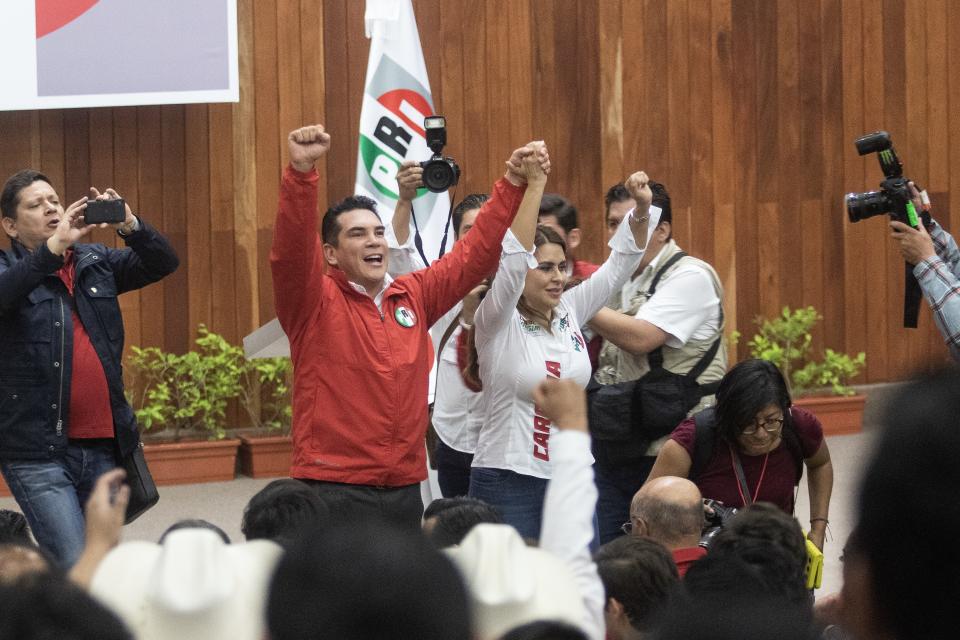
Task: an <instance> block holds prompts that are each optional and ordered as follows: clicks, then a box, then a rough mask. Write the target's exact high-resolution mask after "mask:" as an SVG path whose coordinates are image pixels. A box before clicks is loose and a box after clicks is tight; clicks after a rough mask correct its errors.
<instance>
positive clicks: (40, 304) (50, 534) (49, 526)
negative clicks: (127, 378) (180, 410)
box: [0, 170, 179, 567]
mask: <svg viewBox="0 0 960 640" xmlns="http://www.w3.org/2000/svg"><path fill="white" fill-rule="evenodd" d="M90 198H91V199H96V200H116V199H119V196H118V195H117V193H116V192H115V191H114V190H113V189H107V190H106V193H105V194H103V195H101V194H100V193H99V192H98V191H97V190H96V189H92V188H91V189H90ZM87 204H88V199H87V198H81V199H80V200H77V201H76V202H74V203H73V204H71V205H70V206H68V207H67V209H66V210H64V208H63V205H62V204H61V202H60V198H59V197H58V196H57V192H56V191H55V190H54V188H53V186H51V184H50V180H49V179H48V178H47V177H46V176H44V175H43V174H41V173H39V172H37V171H31V170H25V171H20V172H19V173H16V174H14V175H13V176H12V177H11V178H10V179H9V180H7V182H6V184H5V185H4V187H3V192H2V194H0V210H2V214H3V217H2V219H0V223H2V224H3V230H4V232H6V234H7V236H8V237H9V238H10V244H11V248H10V249H9V250H7V251H4V252H2V253H0V360H2V362H3V363H4V367H3V371H2V373H0V403H2V406H3V411H2V412H0V469H2V471H3V476H4V478H5V479H6V481H7V484H8V485H9V486H10V490H11V491H12V492H13V495H14V497H15V498H16V500H17V503H18V504H19V505H20V508H21V509H22V510H23V513H24V515H25V516H26V517H27V520H28V522H29V523H30V528H31V529H32V530H33V533H34V536H36V538H37V542H38V543H39V544H40V546H41V547H43V548H44V549H45V550H47V551H48V552H50V553H51V554H52V555H53V557H54V558H56V560H57V561H58V562H59V563H60V564H61V565H63V566H65V567H68V566H70V565H72V564H73V563H74V562H75V561H76V559H77V557H78V556H79V554H80V551H81V549H82V548H83V542H84V520H83V511H82V505H83V503H84V502H86V499H87V496H88V495H90V491H91V490H92V488H93V485H94V483H95V482H96V480H97V477H98V476H100V475H101V474H103V473H105V472H106V471H108V470H110V469H112V468H114V467H115V466H116V464H117V454H120V455H124V454H127V453H130V452H131V451H133V449H134V448H135V447H136V446H137V445H138V443H139V435H138V433H137V426H136V421H135V419H134V414H133V409H132V408H131V407H130V404H129V403H128V402H127V400H126V398H125V397H124V394H123V380H122V375H121V364H120V363H121V358H122V355H123V318H122V317H121V314H120V305H119V304H118V302H117V296H119V295H120V294H121V293H124V292H126V291H132V290H134V289H139V288H141V287H145V286H146V285H148V284H150V283H152V282H156V281H158V280H160V279H161V278H163V277H164V276H166V275H168V274H170V273H172V272H173V271H174V270H175V269H176V268H177V265H178V264H179V262H178V260H177V256H176V253H174V250H173V247H171V246H170V244H169V243H168V242H167V240H166V239H165V238H164V237H163V236H161V235H160V234H159V233H158V232H157V231H156V230H154V229H152V228H151V227H150V226H149V225H147V224H146V223H145V222H143V221H142V220H140V219H139V218H138V217H137V216H135V215H134V214H133V212H132V211H131V210H130V207H129V206H125V207H124V211H125V219H124V221H123V222H121V223H117V224H112V225H108V224H106V223H101V224H98V225H94V224H85V223H84V212H85V210H86V208H87ZM108 226H110V227H112V228H114V229H116V231H117V233H118V234H119V235H120V237H121V238H123V241H124V242H125V243H126V245H127V246H126V248H123V249H112V248H108V247H106V246H104V245H102V244H85V243H82V242H81V241H82V240H83V239H84V238H85V237H86V236H87V235H88V234H89V233H90V232H91V231H92V230H93V229H94V228H106V227H108Z"/></svg>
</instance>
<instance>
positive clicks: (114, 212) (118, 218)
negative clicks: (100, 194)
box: [83, 198, 127, 224]
mask: <svg viewBox="0 0 960 640" xmlns="http://www.w3.org/2000/svg"><path fill="white" fill-rule="evenodd" d="M126 219H127V210H126V207H125V206H124V201H123V198H113V199H111V200H87V208H86V209H84V210H83V222H84V224H100V223H102V222H107V223H109V224H116V223H118V222H123V221H124V220H126Z"/></svg>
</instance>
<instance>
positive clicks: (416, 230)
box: [410, 188, 457, 267]
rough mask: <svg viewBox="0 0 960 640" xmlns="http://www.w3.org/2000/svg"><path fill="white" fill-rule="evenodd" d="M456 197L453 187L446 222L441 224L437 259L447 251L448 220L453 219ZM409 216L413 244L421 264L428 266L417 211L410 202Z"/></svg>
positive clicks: (429, 262) (428, 262)
mask: <svg viewBox="0 0 960 640" xmlns="http://www.w3.org/2000/svg"><path fill="white" fill-rule="evenodd" d="M456 197H457V189H456V188H454V189H453V197H451V198H450V210H449V211H447V223H446V224H445V225H443V238H441V239H440V253H439V254H438V255H437V260H439V259H440V258H442V257H443V254H444V253H446V252H447V238H449V237H450V222H451V221H452V220H453V203H454V202H456ZM410 218H411V219H413V246H415V247H416V248H417V253H419V254H420V258H421V259H423V264H424V265H426V266H428V267H429V266H430V264H431V261H430V260H427V254H426V253H425V252H424V250H423V238H421V237H420V225H419V224H417V212H416V211H415V210H414V208H413V205H412V204H411V205H410Z"/></svg>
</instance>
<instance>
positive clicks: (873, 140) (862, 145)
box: [846, 131, 918, 227]
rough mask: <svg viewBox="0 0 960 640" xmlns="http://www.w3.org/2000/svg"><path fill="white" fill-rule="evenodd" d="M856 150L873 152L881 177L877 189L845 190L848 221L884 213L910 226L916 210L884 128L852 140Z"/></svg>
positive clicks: (898, 160) (901, 166)
mask: <svg viewBox="0 0 960 640" xmlns="http://www.w3.org/2000/svg"><path fill="white" fill-rule="evenodd" d="M854 145H856V147H857V153H858V154H860V155H861V156H865V155H867V154H868V153H876V154H877V160H879V162H880V170H881V171H883V175H884V180H883V182H881V183H880V190H879V191H867V192H864V193H848V194H847V198H846V201H847V215H848V216H849V217H850V222H859V221H861V220H866V219H867V218H872V217H873V216H879V215H883V214H887V215H889V216H890V217H891V218H892V219H894V220H899V221H900V222H903V223H905V224H908V225H910V226H912V227H917V226H918V220H917V212H916V209H915V208H914V206H913V202H912V201H911V198H910V188H909V187H908V186H907V183H908V182H910V180H909V179H908V178H905V177H904V175H903V163H902V162H900V158H899V157H898V156H897V152H896V151H895V150H894V148H893V142H892V141H891V140H890V134H889V133H887V132H886V131H875V132H874V133H868V134H867V135H865V136H861V137H859V138H857V139H856V140H855V141H854Z"/></svg>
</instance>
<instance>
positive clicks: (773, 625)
mask: <svg viewBox="0 0 960 640" xmlns="http://www.w3.org/2000/svg"><path fill="white" fill-rule="evenodd" d="M775 553H780V554H782V553H783V551H782V550H780V549H776V550H775ZM654 637H655V638H657V639H658V640H680V639H681V638H682V639H683V640H754V639H756V640H761V639H763V640H767V639H769V638H777V640H813V638H815V637H816V633H815V630H814V625H813V615H812V607H811V606H810V604H809V600H807V601H806V602H797V601H796V600H794V599H791V598H789V597H787V596H786V595H784V594H783V593H782V590H781V589H780V588H779V587H778V585H777V584H776V583H775V581H771V579H770V576H769V575H767V574H765V573H764V572H763V571H762V570H761V569H759V568H758V567H756V566H754V565H751V564H750V563H748V562H746V561H745V560H743V559H742V558H739V557H738V556H736V555H733V554H721V555H714V554H713V552H712V551H711V553H710V554H709V555H707V556H706V557H705V558H703V559H701V560H699V561H698V562H697V563H696V564H694V565H693V566H692V567H691V568H690V570H689V571H688V572H687V575H686V576H685V577H684V579H683V590H682V595H681V596H680V597H678V598H676V600H675V601H674V603H673V605H672V606H671V607H670V608H669V610H668V612H667V613H666V615H665V616H664V619H663V623H662V625H661V627H660V630H659V632H658V633H657V634H656V635H655V636H654Z"/></svg>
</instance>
